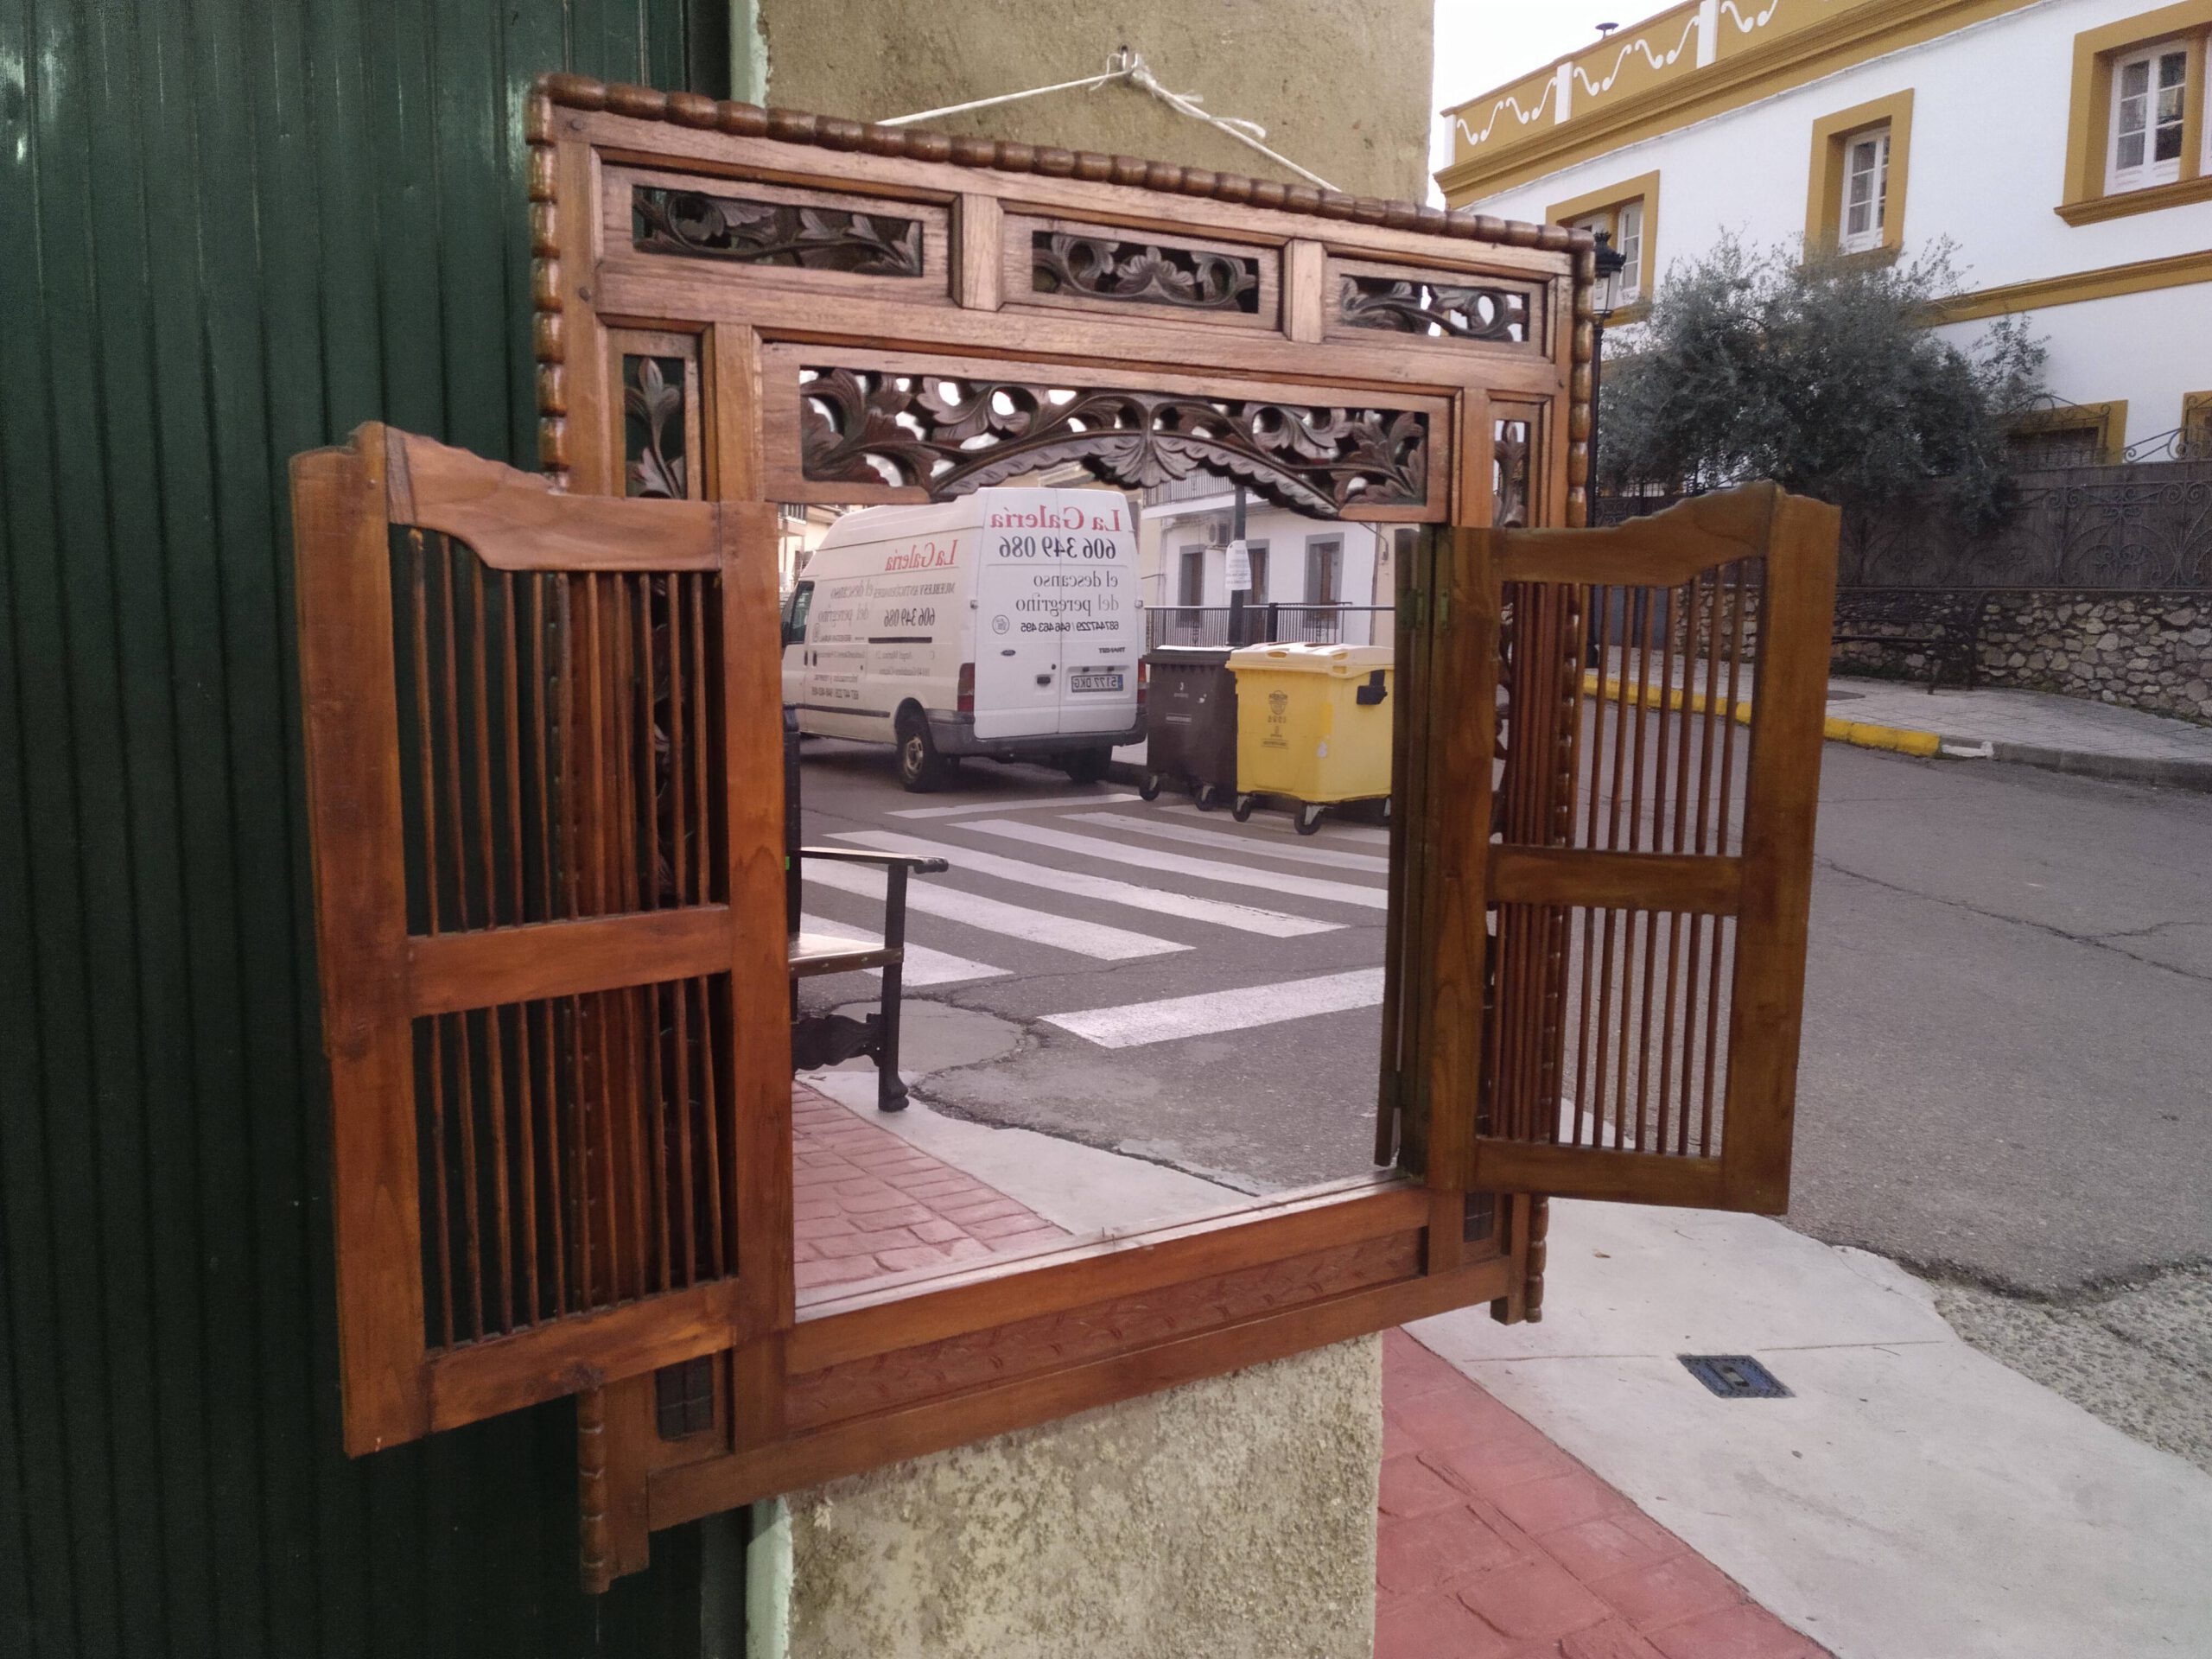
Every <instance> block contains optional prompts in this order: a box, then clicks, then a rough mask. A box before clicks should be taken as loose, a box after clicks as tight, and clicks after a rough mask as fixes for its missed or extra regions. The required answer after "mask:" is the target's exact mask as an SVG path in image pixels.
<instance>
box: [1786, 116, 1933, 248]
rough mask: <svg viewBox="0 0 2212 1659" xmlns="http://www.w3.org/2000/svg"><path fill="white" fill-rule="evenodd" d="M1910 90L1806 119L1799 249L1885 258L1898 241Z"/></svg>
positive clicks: (1909, 130) (1900, 239)
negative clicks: (1809, 136) (1809, 152)
mask: <svg viewBox="0 0 2212 1659" xmlns="http://www.w3.org/2000/svg"><path fill="white" fill-rule="evenodd" d="M1911 143H1912V92H1911V90H1910V88H1908V89H1907V90H1905V91H1904V92H1892V93H1891V94H1890V96H1888V97H1887V98H1878V99H1873V100H1872V102H1871V103H1866V104H1857V105H1853V106H1852V107H1851V108H1850V109H1847V110H1838V111H1836V112H1835V113H1834V114H1833V115H1828V116H1823V117H1822V118H1821V119H1819V120H1818V121H1815V123H1813V158H1812V167H1811V174H1812V185H1811V190H1810V193H1809V194H1808V196H1807V198H1806V203H1805V251H1806V252H1807V254H1808V255H1811V254H1815V253H1818V252H1820V251H1823V250H1827V251H1833V252H1837V253H1847V254H1853V255H1858V256H1859V257H1875V256H1880V257H1889V256H1890V255H1892V254H1894V253H1896V252H1897V251H1898V250H1899V249H1900V248H1902V247H1903V246H1904V187H1905V163H1906V160H1907V157H1908V155H1909V153H1910V146H1911Z"/></svg>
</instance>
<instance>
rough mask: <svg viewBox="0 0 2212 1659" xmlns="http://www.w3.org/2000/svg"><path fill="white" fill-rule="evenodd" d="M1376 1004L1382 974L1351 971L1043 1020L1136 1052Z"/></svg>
mask: <svg viewBox="0 0 2212 1659" xmlns="http://www.w3.org/2000/svg"><path fill="white" fill-rule="evenodd" d="M1382 1001H1383V970H1382V969H1380V968H1355V969H1352V970H1351V972H1349V973H1342V974H1321V975H1319V976H1315V977H1313V978H1312V979H1293V980H1286V981H1283V982H1281V983H1278V984H1274V985H1247V986H1243V987H1240V988H1237V989H1235V990H1228V991H1202V992H1200V993H1199V994H1198V995H1195V996H1169V997H1162V998H1160V1000H1159V1001H1154V1002H1129V1003H1124V1004H1122V1006H1121V1007H1111V1008H1080V1009H1077V1010H1076V1011H1075V1012H1074V1013H1071V1014H1046V1016H1045V1023H1046V1025H1050V1026H1058V1027H1060V1028H1061V1029H1062V1030H1063V1031H1070V1032H1073V1033H1075V1034H1076V1035H1077V1036H1078V1037H1081V1038H1083V1039H1085V1040H1086V1041H1089V1042H1093V1043H1096V1044H1097V1045H1098V1046H1099V1047H1101V1048H1141V1047H1143V1046H1146V1045H1147V1044H1150V1043H1171V1042H1174V1041H1176V1040H1178V1039H1181V1038H1185V1037H1211V1036H1213V1035H1215V1034H1217V1033H1221V1032H1227V1031H1249V1029H1251V1028H1252V1027H1255V1026H1273V1025H1280V1024H1281V1023H1283V1022H1284V1021H1286V1020H1305V1019H1309V1018H1311V1017H1312V1016H1313V1015H1315V1014H1336V1013H1341V1012H1343V1011H1344V1010H1345V1009H1348V1008H1371V1007H1379V1006H1380V1005H1381V1003H1382Z"/></svg>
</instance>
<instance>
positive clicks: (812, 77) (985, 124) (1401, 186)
mask: <svg viewBox="0 0 2212 1659" xmlns="http://www.w3.org/2000/svg"><path fill="white" fill-rule="evenodd" d="M1432 10H1433V8H1432V6H1431V3H1430V0H1361V3H1359V4H1357V5H1346V4H1345V3H1344V0H1203V3H1193V0H1084V4H1081V5H1065V4H1062V5H1040V4H1038V3H1036V0H753V13H754V15H755V16H757V18H758V26H759V29H760V40H761V41H762V42H763V43H764V48H765V52H766V59H767V69H768V73H767V95H768V97H769V99H771V100H772V102H774V103H778V104H781V105H787V106H789V107H791V108H793V109H800V110H812V111H816V112H817V113H820V114H824V115H845V116H853V117H855V118H859V119H861V120H882V119H885V118H889V117H892V116H896V115H905V114H908V113H911V112H912V111H918V110H935V109H944V108H945V107H946V106H948V105H954V104H962V103H966V102H968V101H969V99H979V98H993V97H996V96H998V95H999V94H1001V93H1004V92H1018V91H1020V90H1022V89H1023V88H1025V87H1030V86H1045V85H1047V84H1051V83H1057V82H1059V81H1064V80H1074V79H1077V78H1079V77H1081V76H1085V75H1095V74H1098V73H1103V71H1104V70H1105V68H1106V67H1107V58H1108V55H1109V54H1111V53H1112V52H1113V51H1114V50H1115V48H1117V47H1122V46H1127V47H1128V48H1131V49H1132V50H1133V51H1136V52H1139V53H1141V54H1143V55H1144V58H1145V60H1146V62H1147V63H1148V64H1149V65H1150V66H1151V67H1152V70H1153V73H1154V74H1155V75H1157V76H1158V77H1159V79H1160V85H1161V86H1164V87H1166V88H1167V89H1169V90H1170V91H1173V92H1182V93H1186V94H1190V95H1192V96H1194V97H1197V98H1199V99H1204V100H1205V104H1204V107H1205V109H1206V110H1207V111H1210V112H1211V113H1212V114H1215V115H1221V116H1233V117H1236V118H1241V119H1243V120H1247V121H1256V122H1258V123H1259V124H1261V125H1262V126H1263V127H1265V128H1266V129H1267V130H1268V137H1267V143H1268V147H1269V148H1270V149H1274V150H1275V151H1276V152H1278V153H1279V154H1281V155H1284V156H1289V157H1290V158H1291V159H1292V160H1293V161H1294V162H1298V163H1299V164H1300V166H1303V167H1306V168H1310V169H1311V170H1312V171H1313V172H1315V173H1318V174H1319V175H1321V176H1322V177H1323V178H1325V179H1327V180H1328V181H1329V182H1330V183H1332V184H1333V185H1335V186H1336V187H1337V188H1338V189H1340V190H1349V191H1351V192H1352V193H1354V194H1366V195H1377V196H1402V197H1408V198H1410V199H1411V200H1414V201H1419V200H1422V199H1423V198H1424V197H1425V196H1426V194H1427V190H1428V130H1429V105H1430V103H1431V96H1430V86H1429V61H1430V41H1431V39H1432V37H1433V21H1432ZM738 15H739V16H743V15H744V14H743V13H742V12H741V13H739V14H738ZM929 125H930V126H931V127H932V128H934V129H936V130H940V131H945V132H972V133H978V134H981V135H982V137H987V138H1003V139H1007V140H1011V141H1014V142H1017V143H1032V144H1058V145H1061V146H1064V147H1065V148H1067V149H1097V150H1104V151H1106V152H1108V153H1109V154H1114V153H1119V154H1122V155H1128V156H1144V157H1145V158H1147V160H1151V161H1163V162H1182V163H1183V164H1185V166H1190V167H1205V168H1213V169H1214V170H1215V171H1217V172H1222V173H1241V174H1246V175H1250V176H1252V177H1255V178H1262V179H1279V180H1281V181H1285V182H1289V183H1295V182H1297V180H1296V178H1295V176H1294V175H1292V174H1290V173H1287V172H1285V171H1284V170H1283V169H1281V168H1278V167H1277V166H1276V165H1275V164H1274V163H1273V162H1270V161H1268V158H1267V157H1266V156H1262V155H1261V154H1260V153H1259V152H1258V151H1257V150H1255V149H1248V148H1247V147H1245V146H1244V145H1243V144H1240V143H1237V142H1236V140H1235V139H1233V138H1230V137H1228V136H1227V135H1225V134H1224V133H1222V132H1220V131H1218V130H1215V129H1213V128H1211V127H1209V126H1207V125H1205V124H1203V123H1201V122H1198V121H1194V120H1192V119H1191V118H1188V117H1185V116H1182V115H1178V114H1177V113H1175V111H1173V110H1171V109H1169V108H1168V107H1167V106H1166V105H1165V104H1162V103H1160V101H1159V100H1158V99H1154V98H1153V97H1151V96H1149V95H1148V94H1147V93H1145V92H1139V91H1137V90H1135V89H1134V88H1132V87H1129V86H1108V87H1104V88H1101V89H1100V90H1098V91H1096V92H1056V93H1053V94H1052V95H1051V96H1049V97H1046V98H1039V99H1030V100H1027V101H1025V102H1023V103H1020V104H1007V105H1000V106H998V107H997V108H995V109H988V110H975V111H969V113H967V114H964V115H957V116H951V117H948V118H944V119H942V120H938V121H933V122H931V123H929Z"/></svg>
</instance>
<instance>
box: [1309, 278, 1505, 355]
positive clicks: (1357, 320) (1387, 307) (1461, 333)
mask: <svg viewBox="0 0 2212 1659" xmlns="http://www.w3.org/2000/svg"><path fill="white" fill-rule="evenodd" d="M1337 315H1338V316H1339V317H1341V318H1342V319H1343V320H1344V322H1346V323H1347V324H1349V325H1350V326H1351V327H1355V328H1384V329H1389V330H1391V331H1393V332H1395V333H1398V334H1432V335H1440V336H1442V337H1444V338H1446V339H1451V340H1503V341H1505V342H1508V343H1510V344H1513V345H1526V344H1529V295H1528V294H1527V293H1526V292H1525V291H1524V290H1522V289H1516V288H1497V287H1487V286H1479V285H1474V284H1469V285H1466V286H1458V285H1450V284H1440V283H1427V282H1421V281H1418V280H1405V281H1396V280H1393V279H1392V278H1390V277H1345V278H1344V284H1343V287H1342V288H1341V289H1339V291H1338V303H1337Z"/></svg>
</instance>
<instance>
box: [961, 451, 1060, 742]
mask: <svg viewBox="0 0 2212 1659" xmlns="http://www.w3.org/2000/svg"><path fill="white" fill-rule="evenodd" d="M1056 495H1058V492H1057V491H1052V490H993V491H991V492H990V499H989V502H988V507H987V510H986V511H985V512H984V514H983V526H982V547H981V553H982V563H980V565H979V566H978V568H977V570H976V737H977V738H978V739H991V738H1004V737H1049V736H1051V735H1052V734H1055V733H1056V732H1058V730H1059V726H1060V667H1061V646H1062V641H1063V640H1064V639H1065V637H1066V636H1065V635H1064V634H1063V633H1062V632H1061V629H1062V627H1063V626H1064V625H1065V617H1064V615H1063V614H1062V612H1063V606H1064V601H1065V594H1064V592H1063V589H1062V588H1061V578H1062V573H1063V569H1064V563H1065V562H1064V561H1063V559H1062V558H1061V556H1060V554H1061V543H1062V541H1063V540H1064V539H1065V534H1064V532H1062V531H1058V530H1057V529H1053V528H1050V527H1047V525H1046V520H1047V519H1050V518H1054V517H1056V516H1057V508H1056V507H1055V505H1054V497H1055V496H1056Z"/></svg>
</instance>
